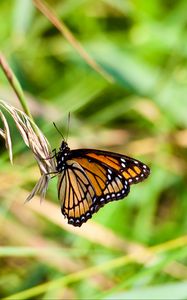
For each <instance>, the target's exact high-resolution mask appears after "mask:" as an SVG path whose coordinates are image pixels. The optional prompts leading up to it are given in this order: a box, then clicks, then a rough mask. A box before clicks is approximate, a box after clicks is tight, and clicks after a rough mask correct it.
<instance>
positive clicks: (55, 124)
mask: <svg viewBox="0 0 187 300" xmlns="http://www.w3.org/2000/svg"><path fill="white" fill-rule="evenodd" d="M53 125H54V127H55V128H56V130H57V131H58V133H60V135H61V137H62V138H63V140H64V141H65V138H64V136H63V134H62V132H60V130H59V129H58V127H57V126H56V124H55V122H53Z"/></svg>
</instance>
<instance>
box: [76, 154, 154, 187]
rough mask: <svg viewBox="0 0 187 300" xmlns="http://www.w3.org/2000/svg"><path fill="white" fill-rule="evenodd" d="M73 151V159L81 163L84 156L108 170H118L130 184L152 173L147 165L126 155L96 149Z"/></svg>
mask: <svg viewBox="0 0 187 300" xmlns="http://www.w3.org/2000/svg"><path fill="white" fill-rule="evenodd" d="M71 153H72V157H73V159H75V160H76V161H77V162H78V163H80V164H81V159H83V158H84V159H86V160H87V161H89V162H93V163H95V164H98V165H99V166H102V167H105V168H106V169H107V170H108V171H109V170H110V171H116V172H117V173H118V174H119V175H121V176H122V178H123V179H125V180H126V181H127V182H128V184H133V183H138V182H140V181H143V180H144V179H146V178H147V177H148V176H149V174H150V169H149V167H148V166H147V165H145V164H144V163H142V162H141V161H139V160H137V159H134V158H132V157H129V156H126V155H122V154H118V153H113V152H109V151H101V150H95V149H94V150H93V149H78V150H72V151H71ZM109 178H110V176H109Z"/></svg>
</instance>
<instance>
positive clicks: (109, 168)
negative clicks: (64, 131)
mask: <svg viewBox="0 0 187 300" xmlns="http://www.w3.org/2000/svg"><path fill="white" fill-rule="evenodd" d="M54 156H55V158H56V172H57V173H58V198H59V200H60V202H61V211H62V214H63V215H64V216H65V218H67V219H68V223H69V224H72V225H73V226H79V227H80V226H81V225H82V224H83V223H85V222H86V221H87V220H88V219H90V218H91V217H92V215H93V214H94V213H95V212H97V211H98V210H99V209H100V208H101V207H103V206H104V205H105V204H106V203H108V202H110V201H114V200H119V199H123V198H124V197H126V196H127V195H128V193H129V192H130V186H131V184H134V183H138V182H140V181H143V180H144V179H145V178H147V177H148V175H149V173H150V169H149V167H148V166H146V165H145V164H143V163H142V162H141V161H139V160H136V159H134V158H131V157H128V156H125V155H122V154H118V153H113V152H108V151H101V150H94V149H76V150H70V148H69V147H68V144H67V142H66V141H65V140H63V141H62V143H61V146H60V148H59V151H58V152H55V155H54Z"/></svg>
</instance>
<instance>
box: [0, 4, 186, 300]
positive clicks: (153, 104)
mask: <svg viewBox="0 0 187 300" xmlns="http://www.w3.org/2000/svg"><path fill="white" fill-rule="evenodd" d="M48 4H50V5H51V6H52V7H53V10H54V11H55V13H56V14H57V16H58V17H59V19H60V20H63V21H64V23H65V24H66V26H67V27H68V28H69V30H70V31H71V32H72V33H73V35H74V36H75V37H76V39H77V40H78V41H79V42H80V43H81V44H82V46H83V48H84V49H85V50H86V51H87V52H88V53H89V55H90V56H91V57H92V59H94V60H95V61H96V62H97V63H98V64H99V65H100V66H101V67H102V68H103V69H104V70H105V71H106V72H108V73H109V74H110V75H111V76H112V78H113V80H114V82H113V83H110V82H108V81H107V80H106V78H104V77H102V76H101V75H100V74H98V73H97V72H96V71H95V70H93V69H92V68H91V67H90V66H88V65H87V63H86V62H85V60H84V59H83V58H82V57H80V55H79V54H78V53H77V52H76V50H75V49H74V48H73V47H72V46H71V45H70V44H69V43H68V41H67V40H66V39H65V38H64V37H63V36H62V35H61V34H60V33H59V31H58V30H57V29H56V28H55V27H54V25H52V24H51V22H50V21H49V20H47V18H46V17H45V16H43V15H42V14H41V12H39V11H38V10H37V9H36V8H35V6H34V4H33V3H32V1H31V0H14V1H11V0H1V1H0V18H1V26H0V44H1V52H2V53H3V54H4V55H5V56H6V58H7V60H8V62H9V64H10V65H11V67H12V69H13V71H14V73H15V74H16V76H17V78H18V80H19V82H20V84H21V86H22V88H23V90H24V93H25V95H26V97H27V99H28V104H29V107H30V109H31V112H32V114H33V116H34V118H35V120H36V122H37V124H38V125H39V126H40V128H41V129H42V130H43V132H44V133H45V135H46V137H47V138H48V139H49V140H50V143H51V145H52V147H53V148H55V147H57V148H58V146H59V144H60V139H61V137H60V136H59V134H58V133H57V132H56V130H55V129H54V127H53V125H52V122H53V121H55V122H56V123H57V124H58V126H59V128H60V130H61V131H62V132H63V133H64V134H66V131H67V114H68V112H71V125H70V133H69V138H68V140H69V145H70V147H71V148H74V147H75V148H76V147H89V148H100V149H108V150H111V151H116V152H121V153H124V154H127V155H130V156H134V157H137V158H139V159H141V160H142V161H144V162H145V163H147V164H148V165H149V166H150V167H151V176H150V177H149V179H148V180H146V181H145V182H143V183H142V184H139V185H137V186H133V187H132V189H131V193H130V195H129V196H128V198H127V199H125V200H124V201H118V202H114V203H110V204H108V205H107V206H105V207H104V208H102V209H101V210H100V211H99V212H98V213H97V215H94V217H93V219H92V220H91V221H88V222H87V223H86V224H84V225H83V226H82V227H81V228H80V229H79V228H78V229H74V228H72V226H71V225H67V224H66V220H65V221H64V220H63V216H61V215H60V207H59V203H57V191H56V180H55V179H54V180H53V182H51V183H50V187H49V190H48V199H47V200H45V201H44V202H43V203H42V205H40V204H38V202H39V199H37V197H36V199H33V200H32V202H31V203H29V204H28V205H23V203H24V200H25V198H26V196H27V194H28V193H29V192H30V190H31V189H32V187H33V185H34V184H35V182H36V181H37V179H38V178H39V173H38V171H37V166H36V163H35V161H34V159H33V157H32V154H31V153H30V152H29V151H28V149H26V147H25V146H24V144H23V141H22V140H21V138H20V136H19V135H18V132H17V130H16V128H15V126H14V124H13V122H12V121H10V124H11V130H12V139H13V150H14V161H15V164H14V166H13V167H12V166H10V164H9V162H8V155H7V152H6V149H5V147H4V141H3V140H1V149H0V152H1V160H0V166H1V173H0V180H1V185H0V197H1V206H0V222H1V234H0V245H1V247H0V256H1V260H0V269H1V270H0V296H1V298H2V297H6V296H7V297H8V299H10V295H14V296H12V297H15V299H31V298H32V299H35V297H36V298H37V297H38V296H40V298H41V299H62V298H63V299H96V298H97V299H101V298H104V299H114V298H116V297H119V299H129V298H133V299H155V298H157V299H163V298H164V299H170V297H171V293H172V290H173V295H175V296H176V297H178V299H186V298H187V290H186V280H187V256H186V247H187V238H186V236H185V235H186V232H187V218H186V213H187V196H186V195H187V185H186V177H187V172H186V171H187V163H186V158H187V151H186V148H187V128H186V126H187V99H186V95H187V46H186V45H187V44H186V38H187V27H186V24H187V16H186V11H187V2H186V1H185V0H180V1H168V0H165V1H160V0H153V1H143V0H131V1H130V0H126V1H122V0H116V1H111V0H101V1H93V0H89V1H88V0H69V1H67V0H64V1H60V0H58V1H48ZM0 82H1V84H0V98H1V99H3V100H5V101H8V102H9V103H12V104H13V105H15V106H16V107H19V103H18V101H17V99H16V97H15V95H14V92H13V91H12V89H11V87H10V85H9V83H8V81H7V79H6V77H5V76H4V74H3V72H0ZM150 247H151V248H150ZM132 254H133V258H132V257H131V255H132ZM120 258H121V260H120V261H118V259H120ZM52 284H53V285H52ZM23 291H24V292H23ZM124 291H126V292H124ZM19 292H23V293H22V294H16V293H19ZM18 295H19V296H18ZM146 297H147V298H146ZM37 299H38V298H37Z"/></svg>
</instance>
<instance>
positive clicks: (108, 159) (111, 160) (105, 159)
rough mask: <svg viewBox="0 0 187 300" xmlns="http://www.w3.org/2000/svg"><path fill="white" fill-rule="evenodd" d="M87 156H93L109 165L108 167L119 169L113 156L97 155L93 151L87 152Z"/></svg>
mask: <svg viewBox="0 0 187 300" xmlns="http://www.w3.org/2000/svg"><path fill="white" fill-rule="evenodd" d="M87 156H88V157H93V158H95V159H97V160H99V161H101V162H103V163H104V164H106V165H109V166H110V167H112V168H114V169H115V170H119V169H120V165H119V162H118V160H117V159H115V158H113V157H107V156H104V155H97V154H95V153H88V154H87Z"/></svg>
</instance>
